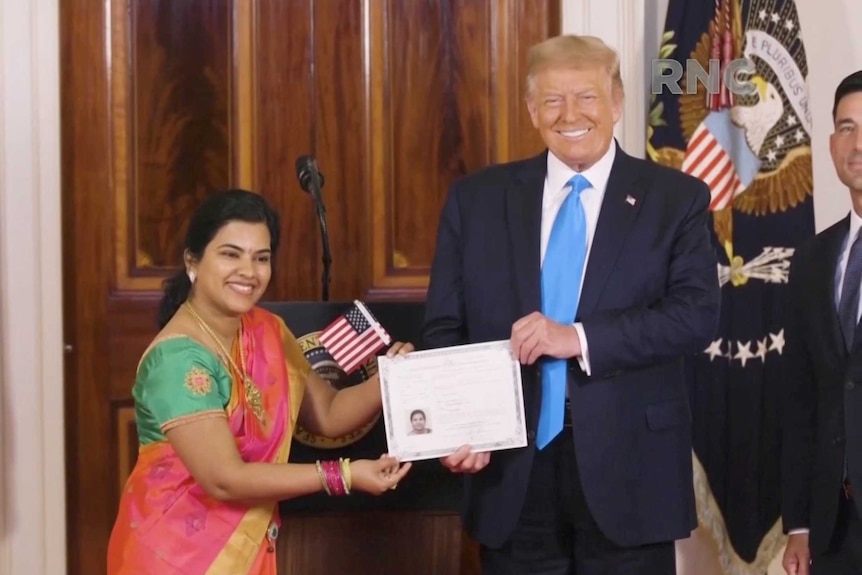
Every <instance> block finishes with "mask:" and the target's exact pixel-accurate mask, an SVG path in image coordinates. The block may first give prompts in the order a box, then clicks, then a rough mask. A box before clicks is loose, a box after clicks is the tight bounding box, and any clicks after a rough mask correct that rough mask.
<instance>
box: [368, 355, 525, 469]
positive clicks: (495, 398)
mask: <svg viewBox="0 0 862 575" xmlns="http://www.w3.org/2000/svg"><path fill="white" fill-rule="evenodd" d="M377 365H378V367H379V374H380V390H381V394H382V396H383V418H384V423H385V426H386V442H387V445H388V449H389V454H390V455H392V456H394V457H397V458H398V459H400V460H401V461H418V460H422V459H432V458H437V457H444V456H446V455H449V454H451V453H453V452H455V451H457V450H458V448H459V447H461V446H462V445H470V446H471V448H472V450H473V451H496V450H500V449H510V448H515V447H524V446H526V445H527V433H526V423H525V421H524V395H523V392H522V388H521V366H520V364H519V363H518V360H517V358H516V357H515V356H514V355H513V354H512V351H511V347H510V343H509V341H494V342H489V343H477V344H469V345H460V346H453V347H447V348H440V349H433V350H427V351H416V352H413V353H409V354H406V355H402V356H396V357H391V358H389V357H385V356H384V357H378V358H377Z"/></svg>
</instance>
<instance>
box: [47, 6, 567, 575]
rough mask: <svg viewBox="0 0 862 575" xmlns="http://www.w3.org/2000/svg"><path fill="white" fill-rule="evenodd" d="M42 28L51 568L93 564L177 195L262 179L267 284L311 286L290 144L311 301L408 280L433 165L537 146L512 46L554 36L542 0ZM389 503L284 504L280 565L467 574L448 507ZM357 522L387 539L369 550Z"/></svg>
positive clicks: (126, 442)
mask: <svg viewBox="0 0 862 575" xmlns="http://www.w3.org/2000/svg"><path fill="white" fill-rule="evenodd" d="M526 5H529V13H528V10H527V7H526ZM60 26H61V50H62V70H61V73H62V85H63V92H62V128H63V133H62V152H63V175H62V179H63V211H64V213H63V226H64V307H65V332H66V341H67V342H68V343H69V344H70V345H71V352H70V353H69V354H67V364H66V381H67V384H66V406H67V407H66V409H67V441H66V444H67V445H66V447H67V462H68V477H67V495H68V509H67V517H68V522H69V525H68V534H69V541H68V553H69V573H70V574H71V575H82V574H86V575H100V574H103V573H104V572H105V555H106V549H107V541H108V536H109V534H110V529H111V527H112V525H113V521H114V517H115V515H116V506H117V501H118V498H119V493H120V491H121V489H122V485H123V482H124V481H125V479H126V477H127V475H128V473H129V471H130V469H131V468H132V466H133V465H134V462H135V458H136V446H137V436H136V430H135V425H134V405H133V402H132V399H131V395H130V391H131V386H132V383H133V381H134V374H135V370H136V367H137V363H138V361H139V359H140V356H141V353H142V352H143V351H144V350H145V348H146V346H147V345H148V344H149V342H150V340H151V338H152V337H153V335H154V334H155V333H156V330H157V326H156V323H155V322H156V317H155V316H156V310H157V306H158V298H159V296H160V288H161V281H162V280H163V279H164V278H165V277H166V276H167V275H168V274H169V273H171V272H172V271H173V270H174V269H176V266H177V265H178V264H179V258H180V255H181V254H180V249H181V245H182V241H183V235H184V233H185V225H186V222H187V218H188V216H189V214H190V213H191V211H192V210H193V209H194V207H195V206H196V205H197V204H198V203H199V202H200V201H201V199H203V198H204V197H205V196H206V195H207V194H208V193H210V192H211V191H213V190H215V189H218V188H223V187H227V186H235V187H245V188H251V189H254V190H256V191H258V192H260V193H262V194H264V195H265V196H266V197H267V198H268V199H269V200H270V201H271V202H272V203H273V204H274V205H275V206H276V208H277V209H278V211H279V213H280V214H281V216H282V223H283V234H282V244H281V251H280V253H279V254H278V257H277V259H276V260H275V274H274V279H273V282H272V285H271V286H270V289H269V291H268V292H267V296H266V297H267V299H271V300H319V299H320V292H321V286H320V276H321V271H322V264H321V261H320V260H321V247H320V239H319V232H318V227H317V222H316V219H315V214H314V211H313V206H312V201H311V198H310V196H309V195H308V194H305V193H303V192H302V191H301V190H300V187H299V184H298V183H297V180H296V173H295V167H294V162H295V160H296V158H297V157H298V156H300V155H303V154H312V155H314V156H315V157H316V158H317V160H318V164H319V166H320V168H321V171H322V172H323V173H324V176H325V186H324V189H323V195H324V199H325V201H326V206H327V215H328V223H329V233H330V241H331V247H332V254H333V270H332V271H333V275H332V284H331V297H332V299H336V300H343V299H352V298H354V297H357V296H358V297H365V298H368V299H394V298H414V299H421V298H423V297H424V289H425V286H426V285H427V273H428V268H429V264H430V261H431V257H432V254H433V249H434V239H435V235H436V225H437V216H438V214H439V210H440V207H441V205H442V201H443V199H444V197H445V194H446V191H447V189H448V187H449V185H450V184H451V182H452V181H453V180H454V179H455V178H457V177H459V176H461V175H463V174H465V173H467V172H470V171H473V170H476V169H479V168H481V167H483V166H486V165H488V164H491V163H494V162H500V161H506V160H509V159H513V158H517V157H524V156H527V155H531V154H533V153H536V152H538V151H539V150H540V149H541V141H540V140H539V139H538V136H537V135H536V134H535V133H534V131H533V130H532V127H531V126H530V123H529V118H528V117H527V114H526V111H525V109H524V105H523V91H524V84H523V74H524V69H523V66H524V57H525V50H526V48H527V47H528V46H529V45H531V44H533V43H534V42H536V41H538V40H540V39H542V38H545V37H547V36H549V35H552V34H555V33H557V32H558V26H559V2H558V0H541V1H536V2H530V3H525V2H519V1H515V0H463V1H462V0H442V1H438V0H362V1H358V0H357V1H351V2H345V1H344V0H290V1H289V2H288V1H284V0H257V1H253V0H230V1H224V0H187V1H184V2H175V1H171V0H109V1H108V2H96V3H94V2H92V0H63V2H61V21H60ZM405 517H406V516H404V515H399V514H383V515H381V514H371V515H362V516H361V517H359V516H356V517H354V516H331V515H313V514H312V515H308V514H304V515H297V516H295V517H290V518H286V521H287V523H288V524H289V527H288V528H287V529H286V531H285V532H284V536H283V537H282V538H281V539H280V541H279V549H280V550H281V559H280V560H281V562H282V565H283V569H290V572H301V573H316V572H324V571H325V572H328V573H338V572H341V571H340V570H341V569H343V568H344V567H345V566H347V565H349V566H350V567H351V568H352V569H353V571H352V572H355V573H362V572H368V573H377V572H401V571H402V569H406V566H409V565H410V562H411V561H412V560H415V561H417V562H418V563H419V564H418V565H417V566H415V567H414V568H411V571H412V572H415V573H429V574H430V573H434V574H450V573H452V574H455V573H459V572H460V573H463V574H465V575H466V574H468V573H476V572H478V564H477V562H476V559H475V547H472V546H471V545H470V544H469V543H468V544H467V545H466V546H464V545H462V538H463V534H462V532H461V530H460V523H459V521H458V517H457V515H454V514H437V513H427V514H419V515H411V520H413V519H415V520H416V521H418V523H417V524H416V526H415V527H411V528H410V529H406V528H405V527H406V525H405V524H404V523H405V521H406V518H405ZM360 525H361V528H360ZM393 526H395V527H394V528H393ZM377 535H379V536H380V537H381V538H384V539H385V538H388V537H390V536H392V537H394V538H395V539H396V540H397V541H395V540H393V542H391V543H389V544H388V545H390V546H394V547H392V548H391V550H390V548H389V547H387V551H386V552H385V554H388V556H389V558H388V559H387V561H388V562H386V563H385V564H383V563H381V562H380V561H381V559H380V555H381V552H380V547H379V544H377V543H375V544H373V545H372V544H371V541H372V539H370V538H373V537H374V536H377ZM465 541H466V540H465ZM363 542H365V544H363ZM423 542H424V543H423ZM333 545H337V546H338V548H339V549H344V550H345V553H347V555H345V556H340V555H338V554H333V553H331V549H332V548H333V547H332V546H333ZM351 546H352V547H351ZM462 547H463V548H464V549H466V551H465V552H463V553H462V552H461V551H460V549H462ZM398 549H413V550H414V554H411V553H407V552H402V551H399V550H398ZM423 553H424V554H425V555H422V554H423ZM351 554H353V555H351ZM414 555H415V556H414ZM422 557H424V559H422ZM347 558H351V560H350V561H348V560H347ZM315 569H317V571H315ZM361 569H366V570H367V571H361ZM375 569H376V571H375ZM381 570H382V571H381Z"/></svg>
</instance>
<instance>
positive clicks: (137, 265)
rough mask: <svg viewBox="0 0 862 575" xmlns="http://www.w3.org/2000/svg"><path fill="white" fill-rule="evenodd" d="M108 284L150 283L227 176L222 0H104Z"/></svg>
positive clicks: (176, 253) (166, 269) (173, 260)
mask: <svg viewBox="0 0 862 575" xmlns="http://www.w3.org/2000/svg"><path fill="white" fill-rule="evenodd" d="M112 14H113V32H114V34H113V36H112V50H111V52H110V55H111V64H110V67H111V70H112V77H113V78H112V88H113V90H112V110H113V122H112V129H113V141H114V154H113V159H114V164H113V175H114V182H115V183H114V192H115V194H116V204H115V205H116V245H117V258H116V262H117V267H116V281H117V286H118V287H119V288H120V289H134V290H141V289H158V286H159V282H160V280H161V279H162V278H163V277H164V276H166V275H167V274H168V273H170V271H171V270H172V269H174V268H175V267H176V265H177V264H178V262H179V258H180V257H181V254H182V240H183V233H182V232H183V230H184V229H185V224H186V221H187V219H188V216H189V214H190V213H191V211H192V210H193V209H194V208H195V206H196V205H197V204H198V203H200V201H201V200H202V199H203V198H204V197H205V196H206V195H207V194H208V193H211V192H212V191H214V190H216V189H220V188H224V187H227V186H228V185H229V184H230V182H231V179H232V178H231V126H230V125H231V121H230V120H231V105H230V101H231V93H232V89H231V83H232V74H231V68H232V60H231V57H232V56H231V43H232V33H231V30H232V27H231V22H232V14H231V3H230V2H223V1H222V0H195V1H194V2H171V1H170V0H113V1H112Z"/></svg>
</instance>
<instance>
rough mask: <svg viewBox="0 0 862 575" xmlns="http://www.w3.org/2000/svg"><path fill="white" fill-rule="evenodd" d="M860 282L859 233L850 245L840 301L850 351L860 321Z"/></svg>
mask: <svg viewBox="0 0 862 575" xmlns="http://www.w3.org/2000/svg"><path fill="white" fill-rule="evenodd" d="M860 232H862V230H860ZM860 284H862V234H859V235H857V236H856V238H855V240H854V241H853V244H852V245H851V246H850V253H849V255H848V257H847V269H846V270H845V271H844V281H843V282H842V287H841V299H840V300H839V302H838V318H839V321H840V322H841V332H842V333H843V334H844V345H845V346H846V347H847V351H848V352H849V351H850V350H851V349H852V348H853V336H854V334H855V333H856V324H857V323H859V322H858V321H857V319H858V317H859V288H860Z"/></svg>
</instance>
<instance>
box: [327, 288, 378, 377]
mask: <svg viewBox="0 0 862 575" xmlns="http://www.w3.org/2000/svg"><path fill="white" fill-rule="evenodd" d="M318 340H319V341H320V344H321V345H322V346H323V347H325V348H326V351H328V352H329V353H330V355H332V359H334V360H335V362H336V363H337V364H338V365H339V366H340V367H341V369H343V370H344V373H346V374H348V375H349V374H351V373H353V372H354V371H356V370H357V369H359V367H360V366H361V365H362V364H364V363H365V361H366V360H367V359H368V358H369V357H371V356H372V355H374V354H375V353H377V352H378V351H380V349H382V348H383V347H385V346H387V345H389V344H390V343H391V342H392V338H391V337H390V336H389V334H388V333H387V332H386V330H385V329H383V326H381V325H380V323H378V322H377V320H376V319H375V318H374V316H373V315H371V312H369V311H368V308H366V307H365V305H364V304H363V303H362V302H360V301H354V302H353V306H351V308H350V309H349V310H347V313H345V314H344V315H341V316H339V317H338V319H336V320H335V321H333V322H332V323H331V324H329V325H328V326H327V327H326V328H325V329H324V330H323V331H322V332H320V335H319V336H318Z"/></svg>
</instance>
